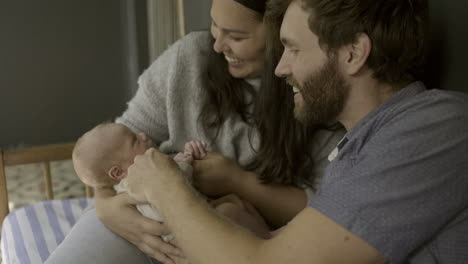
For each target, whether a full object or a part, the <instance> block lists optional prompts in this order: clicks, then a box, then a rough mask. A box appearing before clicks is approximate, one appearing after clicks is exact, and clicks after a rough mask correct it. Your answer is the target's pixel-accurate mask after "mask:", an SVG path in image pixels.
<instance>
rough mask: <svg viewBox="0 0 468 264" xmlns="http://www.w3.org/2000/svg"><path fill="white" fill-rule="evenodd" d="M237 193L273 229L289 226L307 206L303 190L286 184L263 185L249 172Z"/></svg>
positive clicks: (243, 176) (244, 176)
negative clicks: (251, 205)
mask: <svg viewBox="0 0 468 264" xmlns="http://www.w3.org/2000/svg"><path fill="white" fill-rule="evenodd" d="M242 178H243V180H242V181H241V182H240V183H239V185H238V187H237V188H236V191H235V193H236V194H237V195H238V196H239V197H241V198H242V199H244V200H247V201H249V202H250V203H252V204H253V205H254V206H255V207H256V208H257V209H258V210H259V211H260V213H261V214H262V215H263V216H264V217H265V218H266V220H267V221H268V223H269V224H270V225H271V226H272V227H275V228H277V227H281V226H283V225H285V224H287V223H288V222H289V221H290V220H291V219H292V218H293V217H294V216H296V215H297V214H298V213H299V212H300V211H301V210H303V209H304V208H305V207H306V205H307V196H306V193H305V191H304V190H303V189H301V188H298V187H295V186H291V185H285V184H275V183H269V184H263V183H261V182H260V180H259V179H258V176H257V175H256V174H255V173H253V172H249V171H245V173H244V175H242Z"/></svg>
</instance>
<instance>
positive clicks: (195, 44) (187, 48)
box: [174, 31, 212, 56]
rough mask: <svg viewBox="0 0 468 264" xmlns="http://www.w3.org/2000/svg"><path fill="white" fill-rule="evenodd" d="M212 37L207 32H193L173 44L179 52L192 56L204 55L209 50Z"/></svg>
mask: <svg viewBox="0 0 468 264" xmlns="http://www.w3.org/2000/svg"><path fill="white" fill-rule="evenodd" d="M211 42H212V37H211V34H210V33H209V32H208V31H195V32H191V33H189V34H187V35H186V36H184V37H182V38H181V39H179V40H178V41H176V42H175V43H174V46H176V47H177V49H178V50H179V52H181V53H184V54H189V55H192V56H196V55H205V53H207V52H209V51H210V50H211V48H212V47H211Z"/></svg>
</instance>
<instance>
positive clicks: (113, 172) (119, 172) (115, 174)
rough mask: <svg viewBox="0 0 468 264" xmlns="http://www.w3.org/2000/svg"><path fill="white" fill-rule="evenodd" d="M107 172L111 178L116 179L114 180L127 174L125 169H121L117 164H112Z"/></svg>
mask: <svg viewBox="0 0 468 264" xmlns="http://www.w3.org/2000/svg"><path fill="white" fill-rule="evenodd" d="M107 174H108V175H109V177H111V178H112V179H113V180H116V181H120V180H122V179H123V178H125V176H127V171H126V170H124V169H122V168H121V167H119V166H112V168H110V169H109V171H108V172H107Z"/></svg>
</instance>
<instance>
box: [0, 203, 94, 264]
mask: <svg viewBox="0 0 468 264" xmlns="http://www.w3.org/2000/svg"><path fill="white" fill-rule="evenodd" d="M90 203H92V200H91V199H84V198H83V199H70V200H50V201H44V202H39V203H36V204H33V205H29V206H26V207H23V208H20V209H17V210H14V211H12V212H11V213H10V214H9V215H8V216H7V217H6V218H5V221H4V222H3V227H2V236H1V241H0V242H1V251H2V260H3V264H12V263H25V264H27V263H43V262H45V260H46V259H47V258H48V257H49V255H50V253H51V252H52V251H54V250H55V248H56V247H57V245H59V244H60V243H61V242H62V240H63V239H64V238H65V236H66V235H67V233H68V232H69V231H70V229H71V228H72V226H73V225H74V224H75V222H76V221H77V219H78V218H79V217H80V216H81V215H82V214H83V211H84V209H85V208H86V207H87V206H88V205H89V204H90Z"/></svg>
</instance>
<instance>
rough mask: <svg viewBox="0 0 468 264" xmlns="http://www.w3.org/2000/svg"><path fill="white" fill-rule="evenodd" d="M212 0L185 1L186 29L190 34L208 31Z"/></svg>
mask: <svg viewBox="0 0 468 264" xmlns="http://www.w3.org/2000/svg"><path fill="white" fill-rule="evenodd" d="M210 7H211V0H185V1H184V11H185V29H186V31H187V33H188V32H191V31H199V30H208V29H209V26H210V23H211V17H210Z"/></svg>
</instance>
